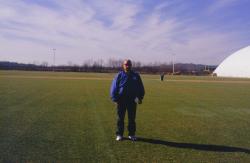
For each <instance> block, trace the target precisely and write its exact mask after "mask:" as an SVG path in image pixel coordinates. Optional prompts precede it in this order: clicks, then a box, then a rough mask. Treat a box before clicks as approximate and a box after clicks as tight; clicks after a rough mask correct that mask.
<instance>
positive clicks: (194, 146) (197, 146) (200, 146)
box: [125, 137, 250, 154]
mask: <svg viewBox="0 0 250 163" xmlns="http://www.w3.org/2000/svg"><path fill="white" fill-rule="evenodd" d="M125 140H128V139H125ZM137 141H138V142H145V143H150V144H159V145H164V146H168V147H175V148H185V149H195V150H202V151H213V152H244V153H247V154H250V150H249V149H246V148H239V147H230V146H224V145H212V144H193V143H178V142H170V141H163V140H159V139H149V138H142V137H138V138H137Z"/></svg>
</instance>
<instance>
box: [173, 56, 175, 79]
mask: <svg viewBox="0 0 250 163" xmlns="http://www.w3.org/2000/svg"><path fill="white" fill-rule="evenodd" d="M174 56H175V54H174V53H172V57H173V58H172V64H173V75H174Z"/></svg>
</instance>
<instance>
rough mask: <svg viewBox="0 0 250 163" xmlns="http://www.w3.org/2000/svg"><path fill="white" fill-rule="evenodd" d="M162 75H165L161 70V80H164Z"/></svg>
mask: <svg viewBox="0 0 250 163" xmlns="http://www.w3.org/2000/svg"><path fill="white" fill-rule="evenodd" d="M164 75H165V73H164V72H163V73H161V75H160V76H161V81H163V80H164Z"/></svg>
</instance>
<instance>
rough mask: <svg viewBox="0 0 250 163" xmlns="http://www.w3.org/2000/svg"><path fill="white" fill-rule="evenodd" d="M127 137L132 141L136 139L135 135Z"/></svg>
mask: <svg viewBox="0 0 250 163" xmlns="http://www.w3.org/2000/svg"><path fill="white" fill-rule="evenodd" d="M128 138H129V139H130V140H132V141H136V140H137V138H136V136H128Z"/></svg>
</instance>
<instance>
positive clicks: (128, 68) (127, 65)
mask: <svg viewBox="0 0 250 163" xmlns="http://www.w3.org/2000/svg"><path fill="white" fill-rule="evenodd" d="M122 67H123V70H124V71H125V72H130V71H131V68H132V62H131V60H129V59H126V60H124V62H123V64H122Z"/></svg>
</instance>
